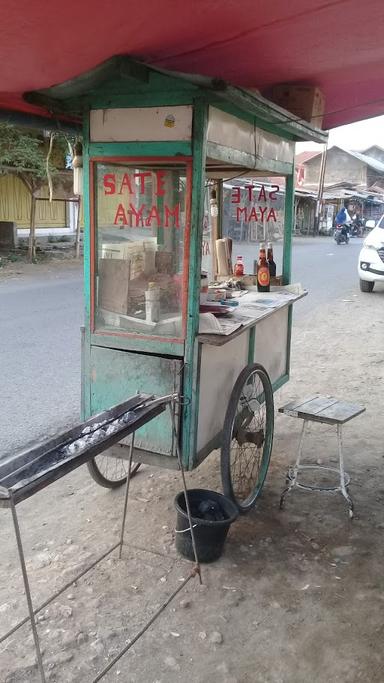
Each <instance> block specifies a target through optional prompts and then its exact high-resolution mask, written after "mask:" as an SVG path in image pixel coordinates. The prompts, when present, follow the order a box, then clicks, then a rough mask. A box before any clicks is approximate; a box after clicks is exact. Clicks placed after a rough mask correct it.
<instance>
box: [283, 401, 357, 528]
mask: <svg viewBox="0 0 384 683" xmlns="http://www.w3.org/2000/svg"><path fill="white" fill-rule="evenodd" d="M364 411H365V408H363V407H362V406H358V405H355V404H353V403H346V402H345V401H340V400H338V399H336V398H332V397H325V396H318V395H316V396H312V397H310V398H307V399H305V400H300V401H292V402H291V403H288V404H287V405H286V406H283V407H282V408H279V412H280V413H284V415H289V416H290V417H299V418H301V419H302V420H303V428H302V432H301V436H300V443H299V450H298V454H297V458H296V462H295V464H294V465H293V466H291V467H290V468H289V470H288V473H287V480H286V484H287V485H286V488H285V489H284V491H283V492H282V494H281V497H280V508H282V507H283V505H284V500H285V497H286V495H287V494H288V493H289V492H290V491H291V490H292V489H293V488H294V487H295V486H296V487H297V488H299V489H304V490H306V491H324V492H340V493H341V494H342V495H343V496H344V498H345V500H346V501H347V504H348V512H349V516H350V518H352V517H353V502H352V498H351V497H350V495H349V491H348V486H349V483H350V477H349V475H348V474H347V473H346V472H345V471H344V455H343V435H342V427H343V424H345V422H348V421H349V420H352V418H354V417H356V416H357V415H360V414H361V413H363V412H364ZM310 422H321V423H323V424H328V425H333V426H335V427H336V430H337V443H338V455H339V467H338V468H337V469H336V468H335V467H326V466H324V465H313V464H301V457H302V453H303V445H304V438H305V436H306V434H307V432H308V426H309V423H310ZM308 470H314V471H325V472H333V473H336V474H337V475H338V476H339V484H338V485H337V486H320V485H316V484H307V483H306V484H304V483H302V482H301V481H300V473H301V472H304V471H308Z"/></svg>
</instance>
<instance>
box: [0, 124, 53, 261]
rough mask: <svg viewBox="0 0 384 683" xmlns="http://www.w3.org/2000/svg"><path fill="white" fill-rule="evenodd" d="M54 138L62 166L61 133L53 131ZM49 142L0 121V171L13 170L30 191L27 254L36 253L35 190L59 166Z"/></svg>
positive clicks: (10, 171) (31, 258) (50, 176)
mask: <svg viewBox="0 0 384 683" xmlns="http://www.w3.org/2000/svg"><path fill="white" fill-rule="evenodd" d="M54 135H55V138H56V137H57V139H56V150H55V151H56V152H57V154H56V155H55V157H56V159H55V161H56V164H57V161H59V162H60V159H61V160H62V164H61V167H62V168H64V150H63V143H65V142H66V140H65V139H63V138H64V136H63V134H61V133H58V134H56V133H55V134H54ZM55 138H52V137H51V140H50V142H49V143H47V141H45V140H44V139H43V138H42V137H37V135H36V134H32V133H28V132H27V131H23V130H20V129H19V128H16V127H15V126H14V125H13V124H11V123H0V171H1V172H4V171H5V172H7V173H14V174H16V175H17V176H18V177H19V178H20V180H21V181H22V182H23V183H24V185H25V186H26V187H27V189H28V192H29V193H30V195H31V213H30V225H29V242H28V257H29V260H30V261H32V260H33V259H34V258H35V256H36V237H35V224H36V220H35V219H36V197H37V193H38V191H39V190H40V189H41V188H42V187H43V186H44V185H45V184H46V183H47V182H48V183H49V184H50V185H51V182H52V177H53V176H54V175H55V173H57V171H58V166H57V165H56V164H55V163H54V162H53V161H52V158H53V155H52V150H53V140H54V139H55Z"/></svg>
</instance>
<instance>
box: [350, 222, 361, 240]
mask: <svg viewBox="0 0 384 683" xmlns="http://www.w3.org/2000/svg"><path fill="white" fill-rule="evenodd" d="M362 227H363V223H362V221H361V220H359V219H356V220H354V221H353V223H352V225H351V232H350V236H351V237H360V236H361V233H362Z"/></svg>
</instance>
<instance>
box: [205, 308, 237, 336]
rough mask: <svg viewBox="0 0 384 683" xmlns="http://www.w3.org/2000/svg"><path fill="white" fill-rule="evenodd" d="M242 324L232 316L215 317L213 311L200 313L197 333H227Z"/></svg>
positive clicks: (230, 332)
mask: <svg viewBox="0 0 384 683" xmlns="http://www.w3.org/2000/svg"><path fill="white" fill-rule="evenodd" d="M241 326H242V323H241V322H238V321H236V320H233V319H232V318H220V320H219V319H218V318H216V316H214V315H213V313H200V315H199V334H222V335H225V336H227V335H229V334H232V332H235V331H236V330H238V329H239V327H241Z"/></svg>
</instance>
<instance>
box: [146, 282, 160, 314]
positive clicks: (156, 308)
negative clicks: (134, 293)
mask: <svg viewBox="0 0 384 683" xmlns="http://www.w3.org/2000/svg"><path fill="white" fill-rule="evenodd" d="M145 319H146V321H147V322H150V323H157V322H159V320H160V289H159V288H158V286H157V285H156V283H155V282H148V289H147V291H146V292H145Z"/></svg>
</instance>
